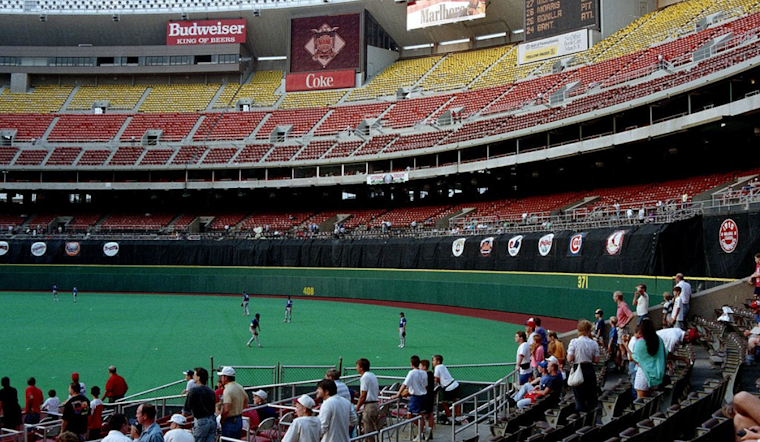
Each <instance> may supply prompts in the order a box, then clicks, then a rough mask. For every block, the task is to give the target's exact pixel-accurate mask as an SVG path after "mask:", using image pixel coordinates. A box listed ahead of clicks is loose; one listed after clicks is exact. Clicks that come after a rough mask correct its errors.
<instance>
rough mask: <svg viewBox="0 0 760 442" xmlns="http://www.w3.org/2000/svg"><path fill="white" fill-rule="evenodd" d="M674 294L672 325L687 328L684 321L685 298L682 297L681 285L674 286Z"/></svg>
mask: <svg viewBox="0 0 760 442" xmlns="http://www.w3.org/2000/svg"><path fill="white" fill-rule="evenodd" d="M673 296H675V301H674V302H673V313H671V314H670V320H669V323H670V326H671V327H678V328H680V329H681V330H686V323H685V322H684V318H685V316H684V308H683V298H682V297H681V287H678V286H675V287H673Z"/></svg>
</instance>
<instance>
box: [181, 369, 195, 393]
mask: <svg viewBox="0 0 760 442" xmlns="http://www.w3.org/2000/svg"><path fill="white" fill-rule="evenodd" d="M182 374H183V375H185V380H186V381H187V384H186V385H185V389H184V390H182V394H187V393H188V392H189V391H190V390H192V389H193V388H195V379H193V375H194V374H195V372H194V371H193V370H187V371H183V372H182Z"/></svg>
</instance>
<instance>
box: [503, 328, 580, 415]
mask: <svg viewBox="0 0 760 442" xmlns="http://www.w3.org/2000/svg"><path fill="white" fill-rule="evenodd" d="M589 325H590V323H589ZM538 367H539V370H540V372H541V377H540V378H537V379H535V380H533V381H532V382H529V383H527V384H525V385H523V386H522V387H521V388H520V390H519V391H518V392H517V393H515V395H514V396H513V397H511V398H510V399H512V401H510V402H511V403H513V404H514V405H516V406H517V407H518V408H520V409H523V408H528V406H530V404H532V403H533V402H534V401H535V398H536V397H541V396H547V397H550V399H549V401H550V403H549V406H550V407H551V406H552V405H555V404H556V403H558V402H559V397H560V394H561V392H562V389H563V386H564V381H563V380H562V375H561V374H560V373H559V365H558V363H557V360H556V359H552V360H551V361H550V360H546V361H541V363H540V364H539V365H538Z"/></svg>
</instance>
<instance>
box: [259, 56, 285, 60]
mask: <svg viewBox="0 0 760 442" xmlns="http://www.w3.org/2000/svg"><path fill="white" fill-rule="evenodd" d="M287 59H288V57H286V56H284V55H272V56H268V57H256V61H278V60H287Z"/></svg>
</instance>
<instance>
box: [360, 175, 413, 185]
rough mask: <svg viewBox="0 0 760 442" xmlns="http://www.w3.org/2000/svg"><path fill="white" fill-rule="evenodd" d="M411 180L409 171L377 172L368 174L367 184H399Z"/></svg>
mask: <svg viewBox="0 0 760 442" xmlns="http://www.w3.org/2000/svg"><path fill="white" fill-rule="evenodd" d="M407 181H409V173H407V172H393V173H376V174H374V175H367V184H370V185H375V184H397V183H405V182H407Z"/></svg>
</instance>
